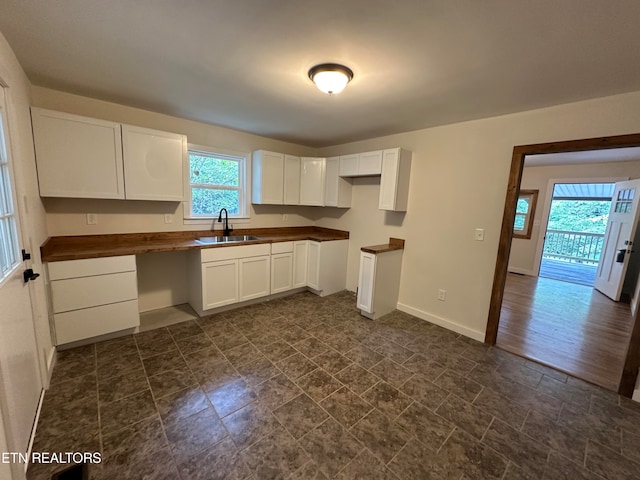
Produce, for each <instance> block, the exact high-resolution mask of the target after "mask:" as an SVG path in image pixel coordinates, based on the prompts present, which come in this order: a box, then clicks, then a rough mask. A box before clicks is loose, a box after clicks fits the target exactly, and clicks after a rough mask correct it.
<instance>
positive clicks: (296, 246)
mask: <svg viewBox="0 0 640 480" xmlns="http://www.w3.org/2000/svg"><path fill="white" fill-rule="evenodd" d="M308 255H309V241H308V240H300V241H298V242H293V288H299V287H306V286H307V257H308Z"/></svg>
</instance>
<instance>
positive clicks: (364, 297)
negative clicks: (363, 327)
mask: <svg viewBox="0 0 640 480" xmlns="http://www.w3.org/2000/svg"><path fill="white" fill-rule="evenodd" d="M375 277H376V256H375V255H373V254H372V253H366V252H360V272H359V275H358V299H357V302H356V308H359V309H360V310H364V311H365V312H367V313H373V291H374V288H375Z"/></svg>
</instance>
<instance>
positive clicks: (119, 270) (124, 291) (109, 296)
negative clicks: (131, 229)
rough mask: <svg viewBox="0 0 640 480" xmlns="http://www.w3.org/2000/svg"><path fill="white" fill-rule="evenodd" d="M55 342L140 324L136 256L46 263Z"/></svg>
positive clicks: (96, 334) (75, 339) (84, 337)
mask: <svg viewBox="0 0 640 480" xmlns="http://www.w3.org/2000/svg"><path fill="white" fill-rule="evenodd" d="M47 272H48V278H49V288H50V292H51V306H52V311H53V327H54V330H55V338H56V345H62V344H66V343H71V342H76V341H79V340H85V339H88V338H93V337H97V336H100V335H105V334H108V333H113V332H118V331H121V330H126V329H129V328H135V327H137V326H138V325H140V315H139V313H138V285H137V272H136V260H135V256H133V255H127V256H121V257H109V258H95V259H93V258H90V259H82V260H68V261H63V262H50V263H48V264H47Z"/></svg>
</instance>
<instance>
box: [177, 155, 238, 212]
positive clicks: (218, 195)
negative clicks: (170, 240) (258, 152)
mask: <svg viewBox="0 0 640 480" xmlns="http://www.w3.org/2000/svg"><path fill="white" fill-rule="evenodd" d="M247 158H248V154H242V153H233V152H226V151H221V150H219V149H213V148H207V147H200V146H195V145H191V146H190V147H189V186H188V192H189V202H188V208H187V209H186V211H185V213H186V217H187V218H192V219H210V218H217V217H218V213H219V212H220V210H221V209H222V208H226V209H227V211H228V212H229V218H246V217H247V216H248V215H247V185H246V183H247Z"/></svg>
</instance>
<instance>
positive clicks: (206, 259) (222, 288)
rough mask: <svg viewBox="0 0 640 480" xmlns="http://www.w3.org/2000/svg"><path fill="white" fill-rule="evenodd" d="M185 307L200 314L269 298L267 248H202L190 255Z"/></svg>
mask: <svg viewBox="0 0 640 480" xmlns="http://www.w3.org/2000/svg"><path fill="white" fill-rule="evenodd" d="M188 274H189V305H191V307H192V308H193V309H194V310H195V311H196V312H197V313H198V314H199V315H200V316H202V315H205V313H204V312H206V311H208V310H211V309H214V308H218V307H223V306H225V305H231V304H234V303H238V302H242V301H245V300H252V299H254V298H259V297H263V296H266V295H269V293H270V291H271V245H270V244H258V245H244V246H229V247H217V248H206V249H202V250H197V251H193V252H190V255H189V261H188Z"/></svg>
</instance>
